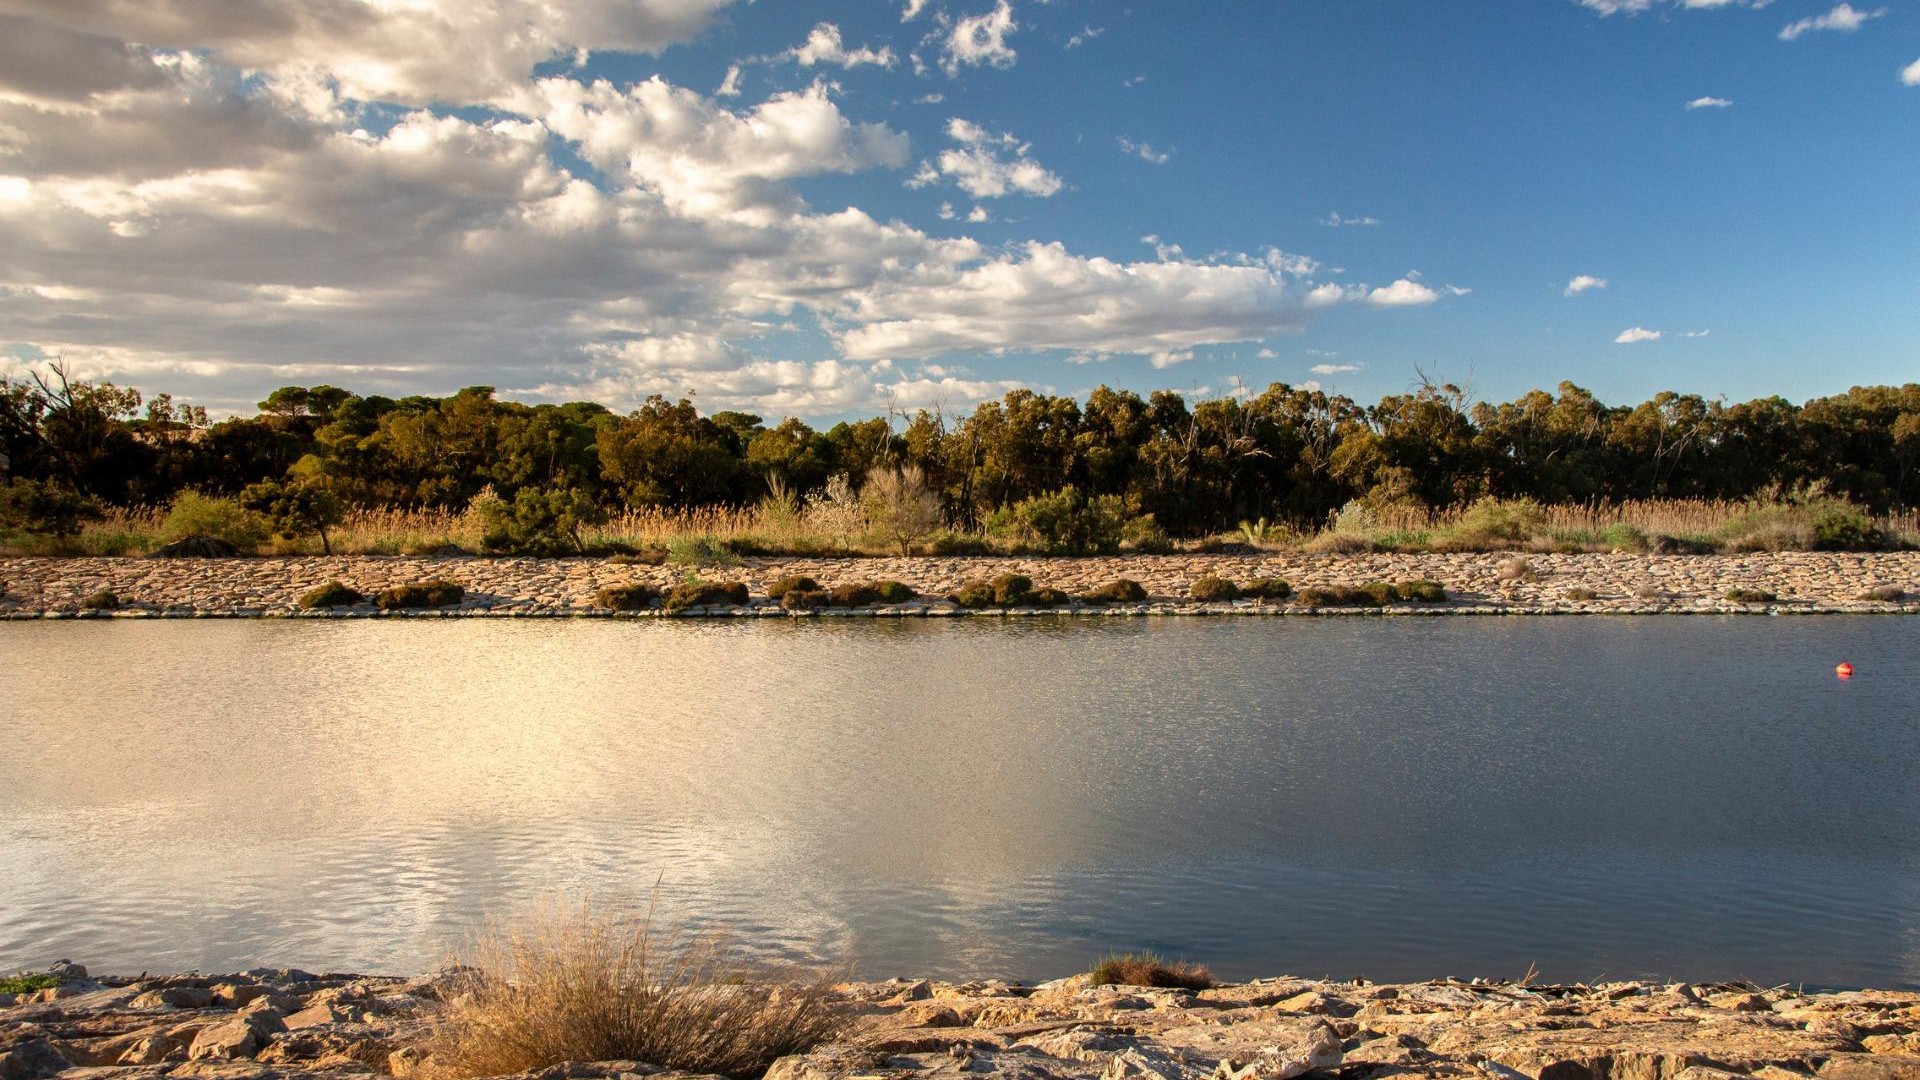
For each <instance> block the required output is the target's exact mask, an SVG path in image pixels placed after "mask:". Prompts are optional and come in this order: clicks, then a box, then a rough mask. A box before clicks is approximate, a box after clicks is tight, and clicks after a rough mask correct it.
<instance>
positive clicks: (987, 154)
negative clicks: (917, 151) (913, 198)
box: [907, 117, 1065, 199]
mask: <svg viewBox="0 0 1920 1080" xmlns="http://www.w3.org/2000/svg"><path fill="white" fill-rule="evenodd" d="M947 137H948V138H950V139H952V140H953V141H954V142H956V143H959V144H960V145H959V146H958V147H956V148H953V149H948V150H942V151H941V152H940V154H939V156H937V157H935V158H934V159H933V160H931V161H924V162H921V164H920V169H919V171H918V172H916V173H915V174H914V175H913V176H912V178H910V179H909V180H908V181H907V183H908V184H909V185H910V186H913V187H925V186H927V185H929V184H934V183H938V182H940V181H941V180H942V179H943V178H944V179H946V180H949V181H951V182H952V183H953V184H954V185H955V186H957V187H958V188H960V190H962V191H964V192H966V193H967V194H969V195H971V196H973V197H974V198H976V199H997V198H1001V197H1002V196H1006V195H1013V194H1019V195H1031V196H1034V197H1036V198H1042V199H1044V198H1047V197H1049V196H1051V195H1055V194H1058V193H1059V192H1060V189H1061V188H1063V187H1064V186H1065V184H1064V182H1062V181H1061V179H1060V177H1059V176H1057V175H1055V174H1054V173H1053V172H1052V171H1050V170H1049V169H1047V168H1046V167H1045V166H1043V165H1041V164H1040V163H1039V162H1037V161H1035V160H1033V158H1032V156H1031V151H1032V149H1033V147H1032V145H1031V144H1029V143H1024V142H1021V141H1020V140H1019V139H1017V138H1015V137H1013V136H1012V135H1009V134H1006V133H1005V132H998V133H996V132H991V131H988V130H987V129H986V128H983V127H981V126H980V125H978V124H975V123H973V122H972V121H970V120H963V119H961V118H959V117H954V118H953V119H951V120H949V121H947Z"/></svg>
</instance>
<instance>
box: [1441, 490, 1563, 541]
mask: <svg viewBox="0 0 1920 1080" xmlns="http://www.w3.org/2000/svg"><path fill="white" fill-rule="evenodd" d="M1546 523H1547V511H1546V508H1545V507H1543V506H1541V505H1540V504H1539V503H1537V502H1535V501H1534V500H1532V499H1492V498H1487V499H1481V500H1479V501H1477V502H1475V503H1474V504H1473V505H1472V506H1469V507H1468V508H1467V512H1466V513H1465V514H1462V515H1461V517H1460V520H1459V521H1457V522H1455V523H1453V524H1452V525H1450V526H1448V527H1447V528H1445V529H1442V530H1440V531H1439V533H1437V534H1436V535H1435V536H1434V538H1433V539H1434V546H1435V547H1438V548H1441V549H1443V550H1444V549H1451V550H1454V551H1488V550H1498V549H1500V548H1509V547H1514V546H1516V545H1518V544H1522V543H1525V542H1526V541H1527V540H1528V539H1529V538H1530V537H1532V536H1533V535H1534V534H1535V533H1537V532H1539V531H1540V530H1541V529H1542V528H1544V527H1545V526H1546Z"/></svg>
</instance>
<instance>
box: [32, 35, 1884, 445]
mask: <svg viewBox="0 0 1920 1080" xmlns="http://www.w3.org/2000/svg"><path fill="white" fill-rule="evenodd" d="M51 358H58V359H59V360H61V361H62V362H64V363H65V364H66V365H67V366H68V367H69V368H70V369H71V370H73V371H74V372H76V373H78V374H80V375H82V376H85V377H90V378H102V379H111V380H113V381H115V382H119V383H121V384H123V385H132V386H137V387H140V388H141V389H143V390H147V391H149V392H155V391H162V390H165V391H170V392H172V393H174V394H175V395H176V396H177V397H179V398H182V399H185V400H189V401H193V402H197V403H201V404H205V405H208V406H210V407H211V408H212V409H213V410H214V411H215V412H217V413H219V412H232V411H247V410H248V409H250V407H251V405H252V403H253V402H255V401H257V400H259V399H260V398H261V397H263V396H264V395H265V394H266V392H267V391H269V390H271V389H273V388H275V387H278V386H283V385H288V384H301V385H311V384H318V383H330V384H333V385H338V386H345V387H348V388H351V389H354V390H357V391H359V392H362V393H382V394H388V395H400V394H409V393H436V394H442V393H450V392H452V391H453V390H456V389H459V388H461V387H464V386H470V385H482V384H484V385H491V386H494V387H497V388H498V390H499V391H500V393H501V394H502V395H503V396H506V397H512V398H517V399H520V400H527V401H564V400H575V399H582V398H585V399H590V400H596V401H601V402H604V403H606V404H608V405H610V406H612V407H615V408H620V409H626V408H632V407H634V406H635V405H637V404H638V403H639V402H640V401H642V400H644V399H645V398H646V397H647V396H648V395H651V394H664V395H667V396H669V397H679V396H683V395H688V394H691V395H692V396H693V399H694V401H695V402H696V403H697V404H698V405H699V406H701V407H702V408H703V409H705V410H709V411H711V410H718V409H729V408H731V409H745V410H748V411H753V412H757V413H760V414H762V415H763V416H767V417H770V418H771V417H779V416H784V415H798V416H802V417H805V418H808V419H813V420H830V419H835V418H841V417H847V416H858V415H870V414H872V413H874V412H876V411H878V410H881V409H885V408H889V407H897V408H902V409H912V408H917V407H923V406H930V405H931V406H938V407H940V408H942V409H944V410H945V411H946V412H948V413H949V414H956V413H961V412H965V411H967V410H968V409H970V408H971V407H972V406H973V405H974V404H975V403H977V402H978V401H980V400H983V399H986V398H992V397H997V396H999V395H1001V394H1003V393H1005V392H1006V391H1007V390H1010V389H1013V388H1016V387H1031V388H1034V389H1037V390H1042V391H1046V392H1051V393H1063V394H1073V395H1083V394H1085V393H1086V392H1087V391H1089V390H1091V389H1093V388H1094V387H1096V386H1098V385H1101V384H1107V385H1111V386H1117V387H1124V388H1129V389H1134V390H1138V391H1141V392H1147V391H1151V390H1155V389H1172V390H1179V391H1182V392H1187V393H1193V394H1200V395H1208V396H1216V395H1224V394H1235V393H1246V392H1249V391H1256V392H1257V391H1258V390H1259V389H1261V388H1264V387H1265V386H1266V385H1267V384H1268V383H1271V382H1285V383H1289V384H1292V385H1296V386H1299V385H1313V386H1319V387H1323V388H1325V389H1327V390H1329V391H1335V392H1339V393H1344V394H1348V395H1350V396H1353V397H1355V398H1358V399H1361V400H1363V401H1371V400H1373V399H1375V398H1377V397H1379V396H1381V395H1384V394H1390V393H1400V392H1404V391H1406V390H1407V389H1408V388H1409V387H1410V386H1413V385H1415V384H1417V382H1418V381H1419V380H1420V379H1422V378H1433V379H1436V380H1442V381H1451V382H1454V383H1457V384H1461V385H1464V386H1466V387H1467V388H1468V390H1469V391H1470V392H1471V393H1472V394H1474V395H1475V396H1477V397H1481V398H1487V399H1507V398H1512V397H1515V396H1518V395H1520V394H1522V393H1524V392H1526V391H1528V390H1531V389H1534V388H1546V389H1551V388H1552V387H1553V386H1555V385H1556V384H1557V383H1558V382H1560V381H1561V380H1563V379H1567V380H1572V381H1574V382H1576V383H1579V384H1580V385H1582V386H1585V387H1587V388H1588V389H1590V390H1593V391H1594V392H1596V393H1597V394H1599V395H1600V396H1601V398H1602V399H1603V400H1608V401H1615V402H1632V401H1638V400H1641V399H1644V398H1646V397H1648V396H1651V395H1652V394H1653V393H1655V392H1657V391H1660V390H1665V389H1674V390H1680V391H1684V392H1690V393H1699V394H1702V395H1705V396H1708V397H1718V396H1724V397H1727V398H1730V399H1734V400H1744V399H1747V398H1751V397H1758V396H1765V395H1769V394H1775V393H1778V394H1781V395H1783V396H1786V397H1788V398H1790V399H1794V400H1804V399H1807V398H1810V397H1814V396H1818V395H1822V394H1829V393H1837V392H1841V391H1844V390H1845V389H1846V388H1847V387H1849V386H1853V385H1865V384H1876V383H1903V382H1911V381H1915V380H1916V379H1920V6H1915V5H1914V4H1913V0H1895V2H1893V3H1889V4H1887V5H1885V6H1879V5H1871V6H1868V5H1863V6H1858V7H1856V6H1853V5H1852V4H1851V3H1839V4H1837V5H1835V4H1832V3H1829V2H1827V0H1444V2H1435V0H1197V2H1196V0H1187V2H1175V0H1160V2H1145V0H1139V2H1135V3H1133V4H1130V5H1129V4H1126V3H1116V2H1114V0H845V2H839V3H810V4H798V3H782V2H780V0H757V2H755V0H545V2H541V3H530V2H523V0H229V2H215V0H0V372H11V373H14V374H16V375H17V374H19V373H20V372H22V371H24V370H26V369H28V368H31V367H34V366H35V365H39V364H44V362H46V361H47V360H48V359H51Z"/></svg>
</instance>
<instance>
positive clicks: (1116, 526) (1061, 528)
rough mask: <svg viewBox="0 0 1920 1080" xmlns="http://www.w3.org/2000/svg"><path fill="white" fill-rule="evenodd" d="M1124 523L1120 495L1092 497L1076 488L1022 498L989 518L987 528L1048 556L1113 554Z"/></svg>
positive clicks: (1123, 507)
mask: <svg viewBox="0 0 1920 1080" xmlns="http://www.w3.org/2000/svg"><path fill="white" fill-rule="evenodd" d="M1125 528H1126V504H1125V503H1124V502H1123V501H1122V500H1121V498H1120V497H1119V496H1117V495H1096V496H1094V497H1092V498H1088V497H1087V496H1086V495H1083V494H1081V492H1080V491H1079V489H1077V488H1074V487H1063V488H1061V489H1060V490H1058V491H1055V492H1052V493H1050V494H1046V495H1035V496H1034V497H1033V498H1031V499H1022V500H1020V501H1019V502H1017V503H1015V504H1013V505H1012V506H1008V507H1003V508H1001V509H999V510H996V511H995V512H994V513H993V515H992V516H991V517H989V518H988V519H987V531H988V532H989V533H992V534H993V535H995V536H999V537H1003V538H1005V539H1008V540H1011V541H1013V542H1014V543H1016V544H1019V545H1020V546H1022V547H1025V548H1031V549H1033V550H1035V551H1041V552H1044V553H1046V554H1049V555H1088V554H1110V553H1112V552H1115V551H1118V550H1120V539H1121V535H1122V533H1123V532H1124V531H1125Z"/></svg>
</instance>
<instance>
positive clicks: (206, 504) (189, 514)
mask: <svg viewBox="0 0 1920 1080" xmlns="http://www.w3.org/2000/svg"><path fill="white" fill-rule="evenodd" d="M160 535H161V537H162V538H164V539H166V540H169V541H173V540H183V539H186V538H187V537H189V536H208V537H212V538H213V539H215V540H224V541H226V542H227V543H229V544H232V545H233V546H234V547H236V548H238V549H240V550H241V551H243V552H246V551H252V550H254V549H255V548H258V547H259V546H260V545H261V544H262V543H264V542H265V541H266V539H267V525H266V522H265V521H263V520H262V519H261V517H260V515H258V514H256V513H254V512H253V511H251V510H248V509H247V508H246V507H244V506H242V505H240V503H239V502H238V501H237V500H234V499H222V498H216V497H214V496H211V495H202V494H200V493H199V492H197V491H183V492H181V493H180V494H179V495H176V496H175V497H174V500H173V506H172V507H171V508H170V509H168V511H167V517H166V520H165V521H163V522H161V523H160Z"/></svg>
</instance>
